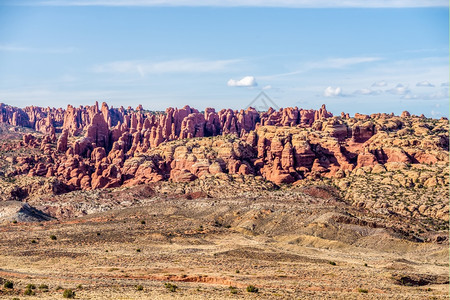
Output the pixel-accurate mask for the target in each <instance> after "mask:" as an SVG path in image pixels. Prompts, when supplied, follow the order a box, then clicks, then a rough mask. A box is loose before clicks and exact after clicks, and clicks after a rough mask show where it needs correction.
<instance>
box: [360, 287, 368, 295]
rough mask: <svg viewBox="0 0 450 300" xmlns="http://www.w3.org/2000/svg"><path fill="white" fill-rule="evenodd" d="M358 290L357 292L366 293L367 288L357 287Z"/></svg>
mask: <svg viewBox="0 0 450 300" xmlns="http://www.w3.org/2000/svg"><path fill="white" fill-rule="evenodd" d="M358 292H359V293H363V294H367V293H368V292H369V290H367V289H362V288H359V289H358Z"/></svg>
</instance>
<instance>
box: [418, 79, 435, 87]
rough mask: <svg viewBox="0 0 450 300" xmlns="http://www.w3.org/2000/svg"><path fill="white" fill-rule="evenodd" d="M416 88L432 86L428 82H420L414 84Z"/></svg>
mask: <svg viewBox="0 0 450 300" xmlns="http://www.w3.org/2000/svg"><path fill="white" fill-rule="evenodd" d="M416 86H422V87H434V85H433V84H431V83H430V82H428V81H426V80H425V81H421V82H418V83H417V84H416Z"/></svg>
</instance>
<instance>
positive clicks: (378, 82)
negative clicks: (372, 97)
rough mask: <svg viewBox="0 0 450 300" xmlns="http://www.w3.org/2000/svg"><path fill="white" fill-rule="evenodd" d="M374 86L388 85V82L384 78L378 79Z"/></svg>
mask: <svg viewBox="0 0 450 300" xmlns="http://www.w3.org/2000/svg"><path fill="white" fill-rule="evenodd" d="M372 86H376V87H385V86H387V82H386V81H384V80H381V81H377V82H374V83H372Z"/></svg>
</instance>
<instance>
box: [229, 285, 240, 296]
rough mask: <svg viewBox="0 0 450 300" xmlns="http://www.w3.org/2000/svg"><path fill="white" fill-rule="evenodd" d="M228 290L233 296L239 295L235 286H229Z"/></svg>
mask: <svg viewBox="0 0 450 300" xmlns="http://www.w3.org/2000/svg"><path fill="white" fill-rule="evenodd" d="M228 289H229V290H230V293H232V294H237V293H238V291H237V289H236V287H235V286H229V287H228Z"/></svg>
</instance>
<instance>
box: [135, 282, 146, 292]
mask: <svg viewBox="0 0 450 300" xmlns="http://www.w3.org/2000/svg"><path fill="white" fill-rule="evenodd" d="M143 289H144V287H143V286H142V285H141V284H138V285H137V286H136V290H137V291H142V290H143Z"/></svg>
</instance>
